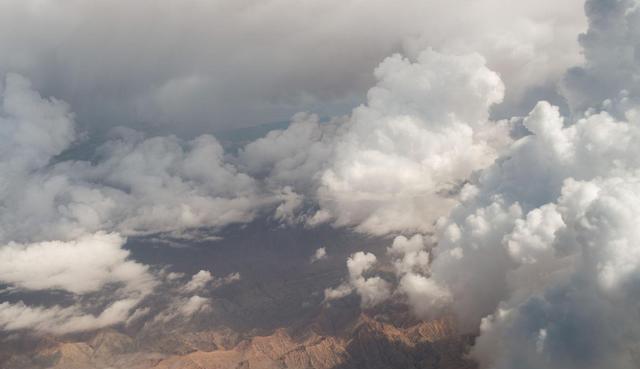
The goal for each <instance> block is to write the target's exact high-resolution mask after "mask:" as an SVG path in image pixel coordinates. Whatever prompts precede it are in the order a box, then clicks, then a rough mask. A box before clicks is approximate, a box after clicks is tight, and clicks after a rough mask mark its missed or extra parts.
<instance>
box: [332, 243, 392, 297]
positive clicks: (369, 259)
mask: <svg viewBox="0 0 640 369" xmlns="http://www.w3.org/2000/svg"><path fill="white" fill-rule="evenodd" d="M376 262H377V258H376V256H375V255H374V254H371V253H368V252H362V251H359V252H356V253H355V254H353V255H351V256H350V257H349V258H348V259H347V270H348V271H349V281H348V282H346V283H343V284H341V285H339V286H338V287H336V288H328V289H326V290H325V291H324V297H325V301H330V300H335V299H339V298H342V297H345V296H347V295H349V294H351V293H352V292H354V291H355V292H356V293H357V294H358V295H359V296H360V299H361V305H362V306H363V307H372V306H375V305H377V304H379V303H381V302H383V301H385V300H386V299H388V298H389V297H390V296H391V286H390V284H389V282H387V281H385V280H384V279H382V278H380V277H378V276H373V277H366V276H365V275H364V274H365V273H367V272H369V271H370V270H371V269H372V268H373V266H374V265H375V264H376Z"/></svg>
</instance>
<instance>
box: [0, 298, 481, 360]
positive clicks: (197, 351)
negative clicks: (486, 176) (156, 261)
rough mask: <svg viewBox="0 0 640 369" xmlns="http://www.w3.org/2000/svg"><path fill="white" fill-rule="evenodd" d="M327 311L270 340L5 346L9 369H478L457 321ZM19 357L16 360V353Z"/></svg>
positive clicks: (222, 335) (219, 332) (198, 336)
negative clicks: (471, 360)
mask: <svg viewBox="0 0 640 369" xmlns="http://www.w3.org/2000/svg"><path fill="white" fill-rule="evenodd" d="M336 310H340V309H332V308H325V309H323V310H322V311H320V313H319V314H318V316H317V317H316V318H315V319H314V320H313V321H311V322H309V324H308V326H306V327H288V328H277V329H275V330H273V331H271V332H269V333H268V334H258V333H256V334H251V333H244V334H238V332H235V331H233V330H230V329H228V328H221V329H216V330H202V331H195V332H174V333H170V332H164V333H162V334H160V333H159V332H158V333H159V335H157V336H149V335H148V334H144V333H143V332H144V329H143V330H142V331H141V333H140V334H137V335H135V336H130V335H127V334H124V333H121V332H118V331H117V330H115V329H108V330H102V331H99V332H97V333H92V334H87V335H85V336H84V337H81V336H77V337H65V338H53V337H39V338H37V339H36V338H31V339H25V338H22V339H20V340H17V339H16V340H13V341H12V340H11V339H10V338H9V339H6V340H5V343H6V344H7V345H5V346H4V350H3V351H4V352H3V354H4V357H3V358H2V362H1V363H0V367H1V368H3V369H41V368H42V369H44V368H47V369H151V368H156V369H228V368H247V369H248V368H252V369H288V368H296V369H297V368H305V369H357V368H363V369H364V368H366V369H383V368H416V369H418V368H425V369H426V368H441V369H449V368H451V369H454V368H456V369H464V368H474V364H473V363H472V362H470V361H468V360H466V359H465V352H466V350H467V348H468V345H469V344H470V343H471V341H472V336H470V335H464V334H460V333H459V332H458V331H457V330H456V328H455V324H454V322H453V320H452V319H450V318H441V319H436V320H431V321H417V320H414V319H412V318H411V317H410V316H409V315H408V314H405V313H397V314H388V313H386V312H384V311H367V312H361V313H358V314H353V315H351V316H349V315H350V314H349V312H346V311H344V310H342V311H336ZM10 351H13V352H14V354H11V353H10Z"/></svg>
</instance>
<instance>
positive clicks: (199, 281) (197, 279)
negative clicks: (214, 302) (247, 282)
mask: <svg viewBox="0 0 640 369" xmlns="http://www.w3.org/2000/svg"><path fill="white" fill-rule="evenodd" d="M239 280H240V273H238V272H235V273H229V274H228V275H226V276H225V277H221V278H219V277H215V276H213V275H212V274H211V272H209V271H208V270H201V271H199V272H198V273H196V274H194V275H193V276H191V280H189V282H187V284H185V285H184V287H183V291H184V292H186V293H189V292H196V291H199V290H204V289H205V288H206V287H207V286H210V287H211V288H212V289H213V288H218V287H220V286H223V285H225V284H229V283H232V282H235V281H239Z"/></svg>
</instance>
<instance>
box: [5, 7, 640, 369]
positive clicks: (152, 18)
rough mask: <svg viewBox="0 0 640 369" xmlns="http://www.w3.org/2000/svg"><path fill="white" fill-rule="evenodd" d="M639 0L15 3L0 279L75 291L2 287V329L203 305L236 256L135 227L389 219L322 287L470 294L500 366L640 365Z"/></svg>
mask: <svg viewBox="0 0 640 369" xmlns="http://www.w3.org/2000/svg"><path fill="white" fill-rule="evenodd" d="M638 5H640V4H639V3H638V2H637V1H635V0H586V2H584V1H574V0H569V1H563V2H560V3H559V2H557V1H550V0H543V1H536V2H533V1H520V2H517V3H514V2H507V1H504V0H483V1H470V0H455V1H451V2H447V4H446V5H443V4H442V3H441V2H436V1H413V0H403V1H401V2H394V3H393V4H392V3H389V2H384V1H367V2H364V1H360V0H347V1H333V0H329V1H324V2H314V1H292V0H273V1H262V2H254V1H225V0H218V1H211V2H205V1H195V0H190V1H180V2H177V1H170V0H163V1H140V2H129V1H119V0H112V1H95V2H83V1H73V0H68V1H55V0H50V1H45V0H39V1H35V0H33V1H31V0H27V1H17V0H16V1H14V0H4V1H0V77H1V78H0V79H1V80H2V82H0V92H1V94H0V209H1V211H0V283H2V285H4V286H5V290H4V291H5V292H7V291H20V292H30V291H34V292H39V293H53V292H56V293H61V294H63V295H64V296H66V297H68V298H67V300H66V303H56V304H34V303H29V302H28V301H23V300H19V301H13V300H11V301H9V300H7V301H4V302H3V301H0V329H2V330H4V331H7V332H11V331H16V330H32V331H36V332H47V333H55V334H62V333H68V332H79V331H86V330H91V329H97V328H102V327H107V326H112V325H114V324H129V323H130V322H133V321H135V320H136V319H142V318H143V317H144V318H145V319H154V320H157V321H164V320H170V319H172V318H173V317H175V316H189V315H192V314H194V313H195V312H201V311H207V309H208V308H210V307H209V303H210V301H209V299H208V298H207V297H205V296H204V293H203V291H202V289H203V288H205V287H206V286H213V287H218V286H224V285H227V284H232V283H237V281H238V280H241V279H242V275H241V273H237V272H233V271H229V273H223V274H220V275H218V274H216V273H215V271H213V272H212V271H210V270H205V269H203V270H200V271H197V272H194V273H193V275H184V274H180V273H175V272H172V271H171V268H170V265H165V266H162V265H160V266H158V265H147V264H145V263H144V262H142V261H140V260H136V259H135V258H134V257H132V255H131V251H130V250H129V249H128V248H127V247H125V245H126V243H127V240H128V239H135V238H136V237H154V238H155V239H156V240H157V242H158V243H160V244H162V243H166V244H171V243H175V242H189V241H194V242H195V241H197V242H202V241H207V240H216V239H219V238H220V237H223V233H224V230H225V229H227V228H228V227H230V226H234V225H242V224H249V223H252V222H256V221H257V222H273V223H275V224H278V225H279V226H282V227H285V229H287V228H288V229H296V230H299V229H331V228H333V229H340V230H350V231H353V232H356V233H359V234H362V235H365V236H371V237H381V238H383V239H386V240H387V243H388V247H387V248H386V249H383V250H380V249H379V248H377V249H376V250H370V249H367V248H366V247H364V245H363V248H362V250H361V251H357V252H353V253H352V254H350V255H349V256H348V257H346V258H344V268H345V270H346V273H347V274H346V275H347V277H346V278H345V279H344V280H343V281H341V282H340V283H339V284H337V285H336V286H334V287H331V288H327V289H326V290H325V292H324V300H323V301H322V302H320V303H330V302H331V301H332V300H336V299H340V298H344V297H345V296H348V295H357V296H358V297H359V298H360V301H361V305H362V307H363V308H366V307H371V306H375V305H377V304H380V303H383V302H385V301H390V300H394V301H395V300H398V301H402V302H404V303H406V304H408V305H409V306H410V307H411V308H412V310H413V312H414V313H415V314H416V315H417V316H418V317H421V318H425V319H427V318H431V317H437V316H438V315H439V314H443V313H445V312H450V311H451V312H453V313H454V314H455V316H456V318H457V320H458V321H459V322H460V324H461V326H462V327H464V328H465V329H468V330H469V331H472V332H479V333H478V334H479V335H478V338H477V340H476V342H475V344H474V346H473V348H472V350H471V356H472V357H473V358H474V359H475V360H477V361H478V362H479V364H480V367H481V368H495V369H510V368H522V367H527V368H551V369H553V368H563V369H567V368H602V367H607V368H635V367H637V365H638V360H640V359H639V358H638V347H639V346H638V342H639V339H640V325H638V324H637V323H636V322H637V321H638V319H637V314H638V313H637V304H638V301H639V300H638V298H639V297H640V295H639V294H638V291H639V289H638V281H640V248H639V247H638V242H639V241H640V233H638V227H637V225H636V222H637V219H638V218H639V214H637V213H638V209H640V206H639V204H640V195H639V194H640V188H639V186H640V161H639V159H638V158H640V155H639V154H640V153H639V152H638V148H639V147H640V145H639V144H640V130H639V128H638V124H640V105H639V102H640V101H639V100H640V90H639V89H638V82H639V79H640V7H639V6H638ZM280 121H287V122H289V124H288V125H286V126H283V128H282V129H278V130H274V131H271V132H269V133H267V134H265V135H264V136H263V137H260V138H257V139H255V140H253V141H250V142H243V143H242V144H241V145H240V147H238V148H237V150H234V151H230V150H227V149H225V145H223V144H222V143H221V142H220V141H219V140H218V139H217V138H216V134H218V132H224V131H229V130H232V129H241V128H246V127H251V126H256V125H259V124H265V123H272V122H280ZM87 143H89V144H87ZM78 147H81V148H82V150H83V152H82V155H79V154H78V150H77V148H78ZM318 227H320V228H318ZM322 227H325V228H322ZM327 232H330V230H329V231H327ZM167 247H169V246H167ZM330 256H331V255H330V254H328V251H327V249H326V248H324V247H322V246H321V245H318V247H317V249H316V250H315V252H314V253H312V254H311V255H309V256H308V257H307V259H306V260H307V263H308V264H309V265H311V264H314V263H321V262H323V260H325V259H327V258H328V257H330ZM382 258H388V259H390V260H391V263H392V271H393V272H392V273H391V274H392V275H389V274H388V273H387V274H384V273H378V272H377V269H376V267H377V266H378V265H379V264H380V259H382ZM159 291H162V293H165V294H166V293H167V291H170V292H169V294H170V295H172V296H175V298H174V301H171V302H169V303H168V304H167V307H166V309H165V310H163V311H161V312H155V311H154V312H151V310H150V309H149V307H148V306H147V305H146V304H147V302H148V301H149V299H152V298H153V296H154V295H155V294H158V293H159ZM96 295H99V296H100V298H96ZM96 301H98V302H96ZM149 314H154V316H152V317H149V316H148V315H149Z"/></svg>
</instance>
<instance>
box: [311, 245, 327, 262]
mask: <svg viewBox="0 0 640 369" xmlns="http://www.w3.org/2000/svg"><path fill="white" fill-rule="evenodd" d="M327 257H328V255H327V249H326V248H325V247H319V248H317V249H316V252H314V253H313V255H311V263H315V262H317V261H320V260H324V259H326V258H327Z"/></svg>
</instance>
